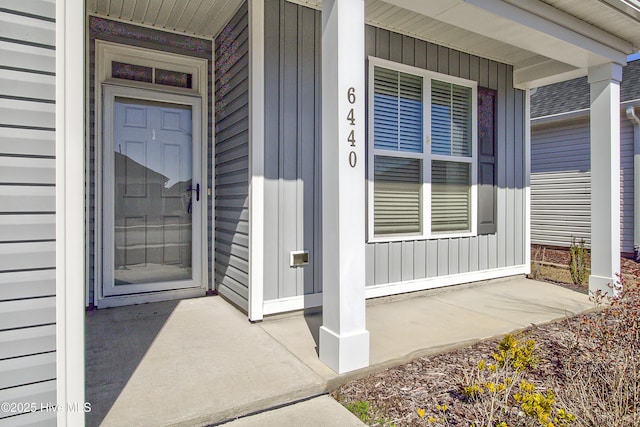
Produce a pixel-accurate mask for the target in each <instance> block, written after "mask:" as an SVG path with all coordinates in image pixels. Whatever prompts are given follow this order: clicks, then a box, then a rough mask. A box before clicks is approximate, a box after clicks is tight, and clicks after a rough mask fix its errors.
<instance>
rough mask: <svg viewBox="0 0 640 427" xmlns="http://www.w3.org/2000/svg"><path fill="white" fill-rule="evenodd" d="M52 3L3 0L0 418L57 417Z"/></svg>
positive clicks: (0, 421) (35, 420) (19, 421)
mask: <svg viewBox="0 0 640 427" xmlns="http://www.w3.org/2000/svg"><path fill="white" fill-rule="evenodd" d="M54 153H55V2H54V1H40V2H31V1H26V2H16V1H10V2H6V1H0V402H16V403H17V402H22V403H24V402H29V403H31V402H33V403H35V404H36V409H37V411H36V412H27V411H24V412H23V413H21V414H20V413H16V412H2V411H0V426H5V425H7V426H8V425H12V426H13V425H31V424H38V425H52V426H54V425H55V424H56V413H55V411H41V410H40V407H41V404H42V405H55V403H56V325H55V321H56V319H55V318H56V313H55V299H56V298H55V292H56V290H55V287H56V285H55V157H54Z"/></svg>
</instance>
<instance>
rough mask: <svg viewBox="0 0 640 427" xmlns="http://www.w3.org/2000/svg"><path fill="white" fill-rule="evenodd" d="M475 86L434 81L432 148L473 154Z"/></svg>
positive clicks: (460, 154)
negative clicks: (473, 96) (473, 95)
mask: <svg viewBox="0 0 640 427" xmlns="http://www.w3.org/2000/svg"><path fill="white" fill-rule="evenodd" d="M471 98H472V92H471V88H469V87H465V86H460V85H456V84H453V83H447V82H442V81H439V80H432V81H431V152H432V153H434V154H445V155H452V156H462V157H469V156H471V113H472V111H471Z"/></svg>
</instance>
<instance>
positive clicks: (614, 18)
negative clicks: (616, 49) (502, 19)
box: [541, 0, 640, 50]
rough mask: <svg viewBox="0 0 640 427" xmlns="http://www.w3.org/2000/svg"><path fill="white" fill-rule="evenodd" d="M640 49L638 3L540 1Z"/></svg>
mask: <svg viewBox="0 0 640 427" xmlns="http://www.w3.org/2000/svg"><path fill="white" fill-rule="evenodd" d="M541 1H543V2H544V3H546V4H548V5H550V6H553V7H554V8H557V9H560V10H562V11H564V12H566V13H568V14H570V15H572V16H575V17H576V18H578V19H580V20H582V21H584V22H587V23H589V24H591V25H593V26H595V27H597V28H600V29H603V30H605V31H607V32H609V33H611V34H613V35H615V36H617V37H619V38H621V39H624V40H627V41H629V42H631V43H633V45H634V46H635V50H638V49H640V1H637V0H622V1H621V0H590V1H585V0H541Z"/></svg>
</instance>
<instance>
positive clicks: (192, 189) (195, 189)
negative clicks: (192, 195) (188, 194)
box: [187, 184, 200, 202]
mask: <svg viewBox="0 0 640 427" xmlns="http://www.w3.org/2000/svg"><path fill="white" fill-rule="evenodd" d="M187 191H195V192H196V202H199V201H200V184H196V188H193V186H191V187H189V188H187Z"/></svg>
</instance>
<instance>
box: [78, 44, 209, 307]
mask: <svg viewBox="0 0 640 427" xmlns="http://www.w3.org/2000/svg"><path fill="white" fill-rule="evenodd" d="M95 46H96V47H95V49H96V57H95V58H96V68H95V86H94V93H95V101H94V103H95V105H94V108H95V134H94V139H95V159H94V162H95V175H94V176H93V179H94V180H95V183H96V185H95V195H94V197H95V208H94V218H95V233H96V235H95V239H94V248H93V249H94V255H93V261H94V286H93V291H94V297H93V301H90V302H93V303H95V304H96V305H97V306H98V307H99V308H102V307H114V306H121V305H129V304H142V303H146V302H156V301H163V300H171V299H178V298H186V297H191V296H198V295H204V294H205V292H206V289H207V286H208V281H209V271H208V268H207V265H208V239H209V237H208V227H207V225H208V224H207V223H206V221H207V218H208V215H207V213H208V212H207V206H208V199H209V195H208V183H207V172H208V161H207V158H208V157H207V155H208V127H207V124H208V114H209V113H208V102H207V100H208V98H207V97H208V79H207V69H208V64H207V59H203V58H195V57H191V56H185V55H179V54H174V53H168V52H161V51H156V50H152V49H145V48H140V47H135V46H126V45H120V44H117V43H112V42H106V41H102V40H96V41H95ZM112 61H119V62H125V63H130V64H135V65H143V66H151V67H160V68H162V67H165V69H170V70H175V71H184V72H188V73H191V74H192V76H193V79H192V86H193V88H192V89H182V88H174V87H170V86H162V85H155V84H149V83H139V82H136V81H130V80H118V79H113V78H111V63H112ZM105 82H108V84H109V85H110V86H119V87H128V88H139V89H152V90H154V91H157V92H158V93H163V94H178V95H186V96H192V97H198V98H199V99H200V126H199V128H200V137H201V141H202V144H200V145H201V147H202V150H201V152H200V155H199V157H197V158H195V159H194V163H195V162H196V161H197V160H200V162H199V164H200V168H201V174H202V176H201V178H200V188H201V190H200V210H201V216H202V221H203V227H202V234H201V237H202V239H201V243H200V245H201V254H202V262H201V265H202V268H201V276H200V277H201V284H202V287H198V288H191V290H190V291H187V290H169V291H161V292H151V293H141V294H134V295H128V296H118V297H105V296H104V295H103V293H102V288H103V286H102V271H103V266H102V247H103V242H102V237H101V232H100V230H102V229H103V217H102V209H103V204H102V200H103V195H102V185H101V184H102V181H101V180H102V163H103V159H102V150H103V105H102V104H103V103H102V102H101V100H102V99H103V83H105ZM194 123H195V122H194ZM195 129H196V127H195V126H194V133H195ZM91 178H92V177H91V176H90V174H89V168H87V178H86V179H87V181H89V180H90V179H91ZM87 240H88V239H87ZM89 253H90V251H89V247H88V246H87V254H89ZM87 256H89V255H87Z"/></svg>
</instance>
